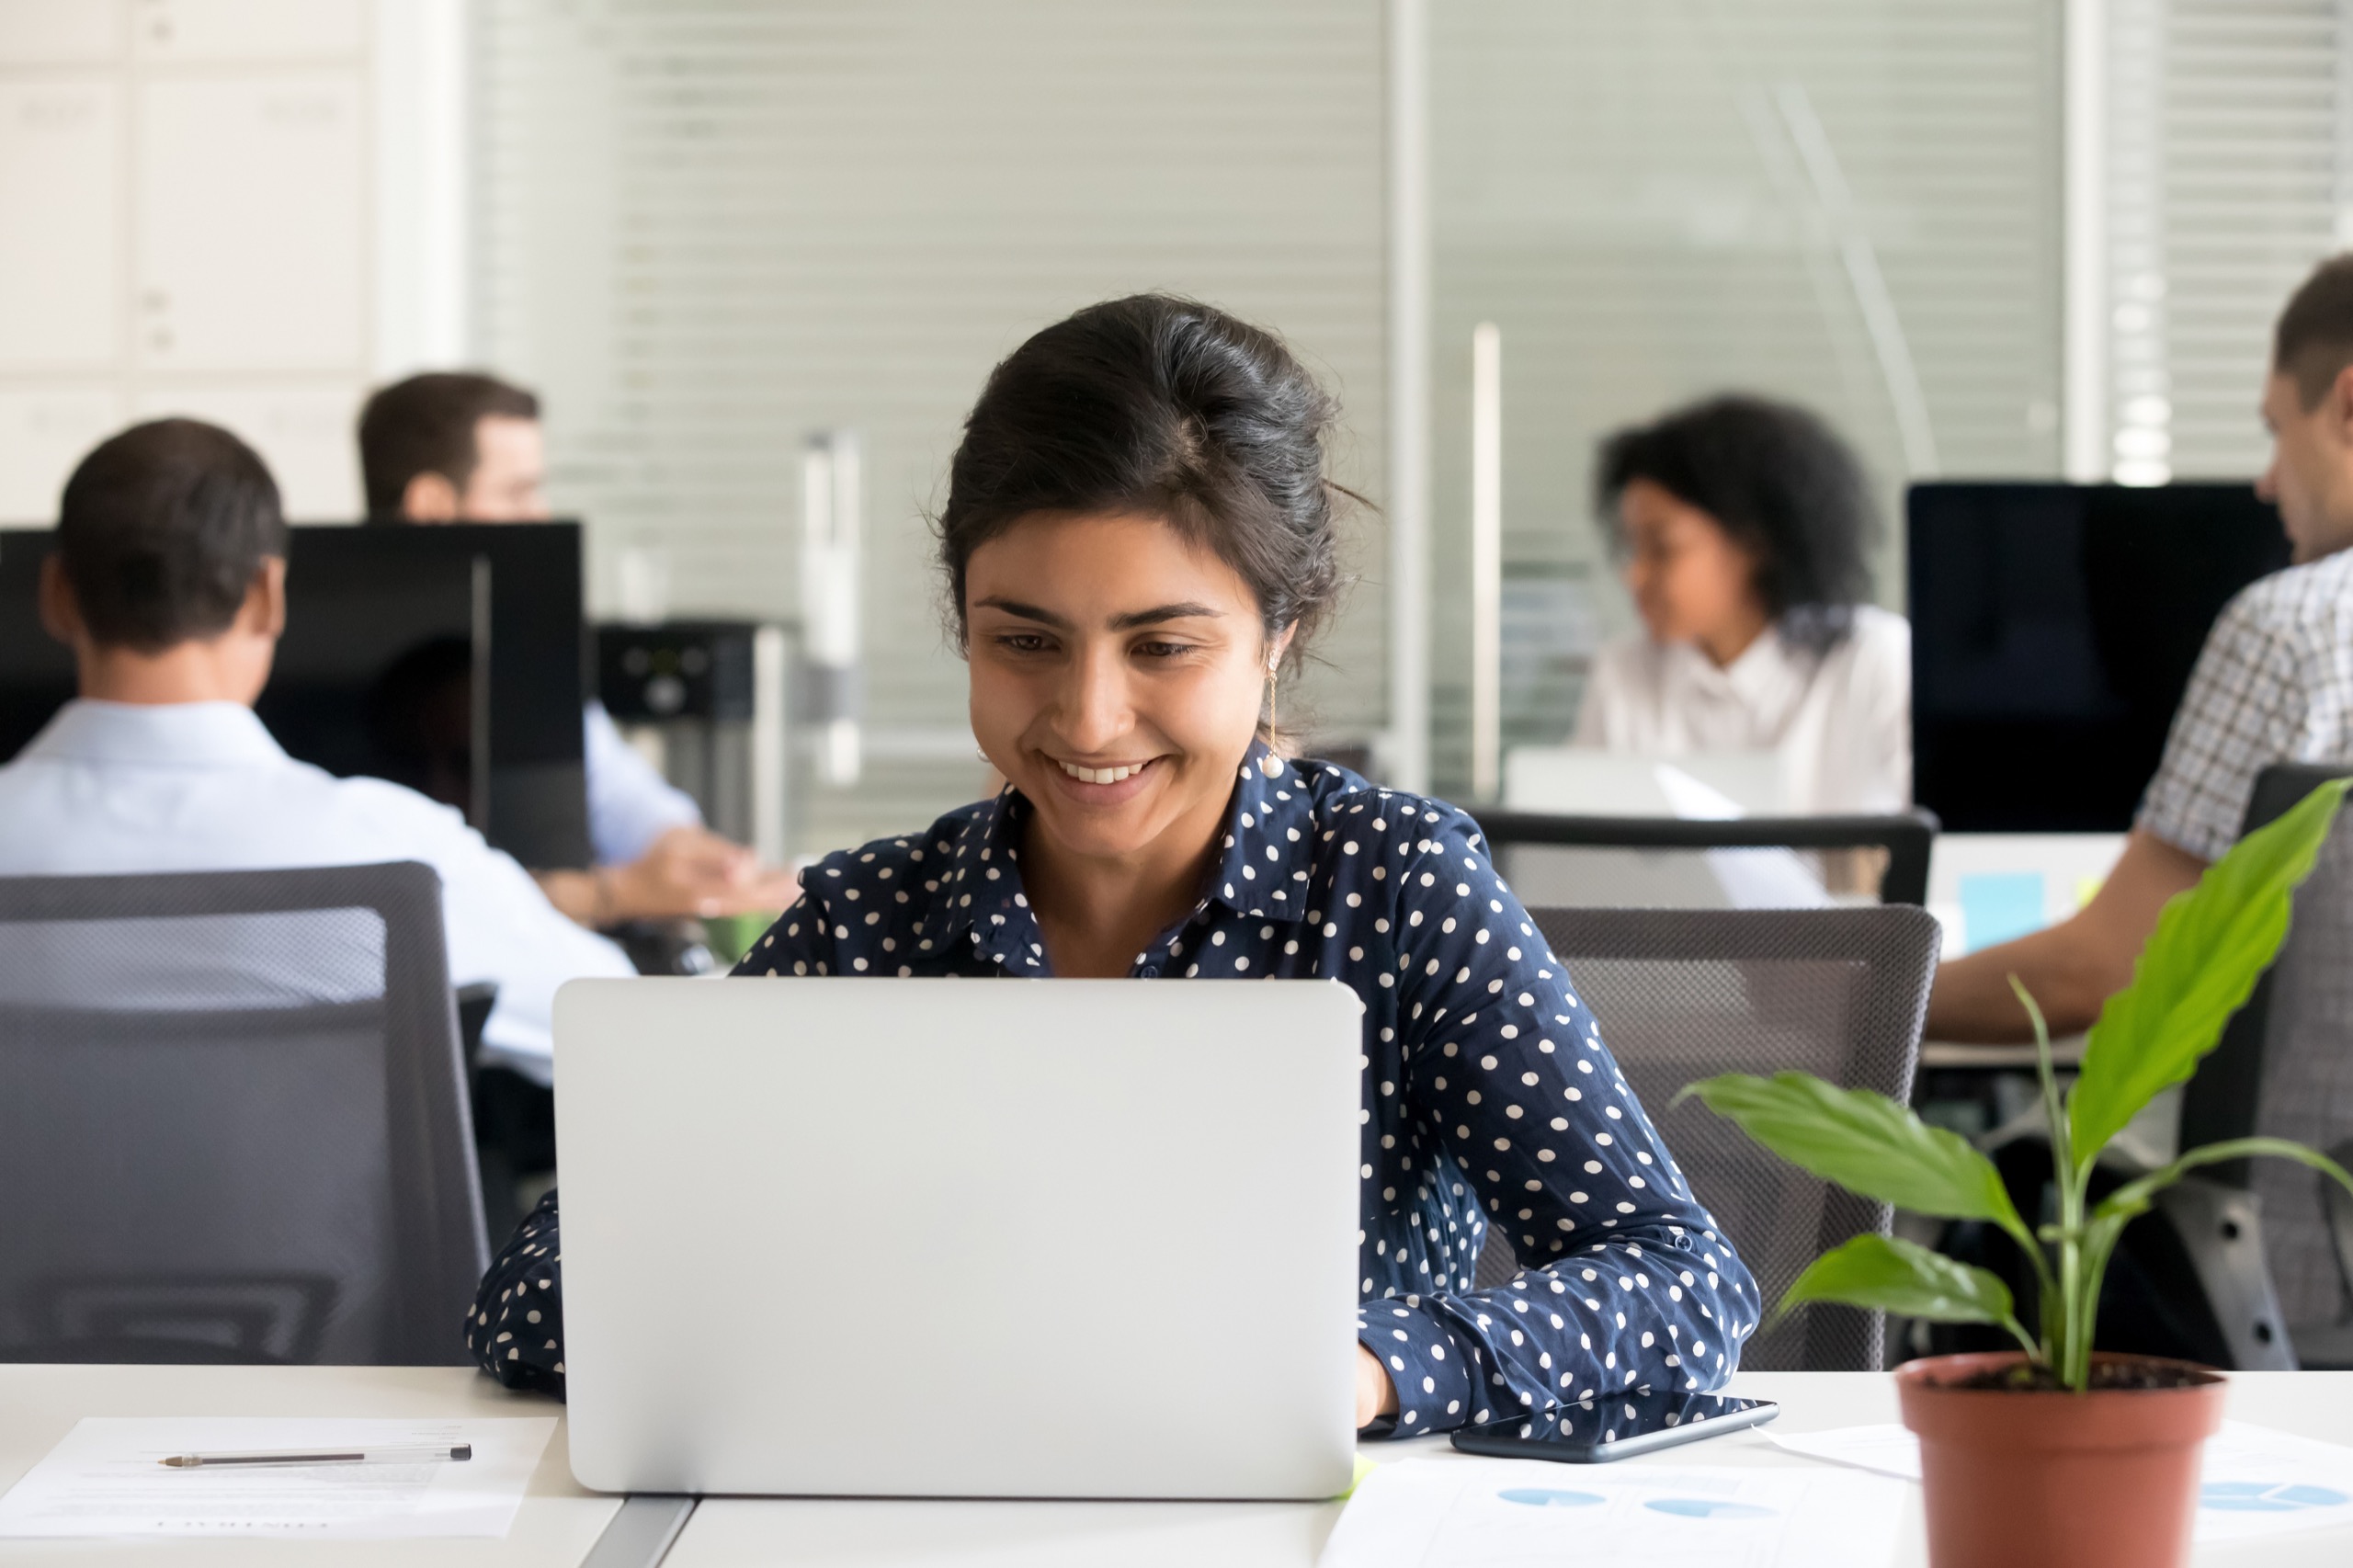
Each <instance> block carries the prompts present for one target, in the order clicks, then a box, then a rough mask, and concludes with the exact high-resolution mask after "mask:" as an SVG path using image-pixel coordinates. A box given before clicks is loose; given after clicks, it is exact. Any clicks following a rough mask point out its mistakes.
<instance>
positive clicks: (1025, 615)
mask: <svg viewBox="0 0 2353 1568" xmlns="http://www.w3.org/2000/svg"><path fill="white" fill-rule="evenodd" d="M972 608H974V609H997V610H1003V611H1004V612H1005V613H1006V614H1007V615H1010V616H1017V617H1019V618H1020V619H1023V620H1034V621H1036V622H1038V623H1039V624H1040V626H1051V627H1053V628H1054V629H1055V630H1057V631H1069V630H1070V621H1069V619H1067V618H1066V617H1063V616H1059V615H1056V614H1055V613H1054V612H1053V611H1051V610H1050V609H1043V608H1040V607H1038V606H1037V605H1032V604H1024V603H1022V602H1021V601H1020V600H1019V599H1008V598H1006V597H1004V596H1002V595H1000V594H991V595H990V596H989V597H987V598H984V599H979V600H975V601H974V602H973V605H972ZM1222 614H1224V611H1222V610H1220V609H1218V608H1215V607H1214V606H1211V605H1205V604H1199V603H1196V602H1194V601H1193V600H1190V599H1186V600H1181V601H1179V602H1178V603H1176V604H1169V605H1154V607H1153V608H1150V609H1131V610H1129V611H1127V612H1126V613H1124V614H1121V615H1115V616H1113V617H1112V618H1111V622H1110V626H1111V630H1112V631H1131V630H1133V629H1134V628H1136V627H1139V626H1157V625H1159V624H1160V623H1161V622H1163V621H1167V620H1214V619H1217V618H1218V617H1220V616H1221V615H1222Z"/></svg>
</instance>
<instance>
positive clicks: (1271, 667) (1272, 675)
mask: <svg viewBox="0 0 2353 1568" xmlns="http://www.w3.org/2000/svg"><path fill="white" fill-rule="evenodd" d="M1281 665H1282V655H1281V654H1279V653H1278V654H1276V655H1275V656H1274V657H1273V658H1271V659H1268V660H1267V747H1268V748H1269V749H1268V750H1267V755H1266V756H1262V757H1260V758H1259V759H1258V771H1259V772H1261V773H1263V774H1265V775H1266V776H1267V778H1280V777H1281V776H1282V771H1283V765H1282V764H1281V763H1279V762H1278V761H1277V760H1275V754H1274V751H1273V750H1272V747H1273V745H1274V741H1275V699H1276V697H1277V696H1278V694H1279V687H1280V681H1281V675H1280V673H1279V672H1280V668H1281Z"/></svg>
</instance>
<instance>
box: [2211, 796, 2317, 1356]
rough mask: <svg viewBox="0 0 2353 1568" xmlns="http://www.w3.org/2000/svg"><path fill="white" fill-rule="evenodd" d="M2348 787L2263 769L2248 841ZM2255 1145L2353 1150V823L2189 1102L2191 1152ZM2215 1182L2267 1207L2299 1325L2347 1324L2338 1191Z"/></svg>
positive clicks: (2246, 1175)
mask: <svg viewBox="0 0 2353 1568" xmlns="http://www.w3.org/2000/svg"><path fill="white" fill-rule="evenodd" d="M2347 774H2353V763H2284V764H2280V765H2278V766H2275V767H2267V768H2265V769H2264V770H2263V772H2262V773H2261V774H2260V775H2259V776H2258V777H2257V778H2256V787H2255V791H2254V794H2253V797H2252V798H2251V799H2250V801H2249V802H2248V805H2247V812H2246V819H2245V824H2243V830H2242V831H2243V832H2244V833H2252V832H2254V831H2255V830H2256V828H2259V827H2262V826H2264V825H2266V824H2268V823H2270V822H2272V821H2274V820H2276V819H2277V818H2278V817H2279V816H2280V815H2281V814H2282V813H2284V812H2286V811H2287V810H2288V809H2289V808H2290V806H2293V805H2294V804H2295V803H2296V802H2297V801H2301V800H2302V799H2303V798H2304V797H2305V796H2306V795H2308V794H2310V793H2311V792H2312V791H2313V790H2315V789H2317V788H2318V787H2319V786H2320V785H2322V784H2324V783H2325V782H2326V781H2328V780H2329V779H2331V778H2344V777H2346V776H2347ZM2256 1132H2261V1133H2264V1134H2267V1135H2268V1136H2270V1137H2274V1138H2292V1139H2294V1140H2296V1141H2297V1142H2302V1143H2308V1144H2310V1145H2312V1146H2313V1148H2316V1149H2328V1148H2332V1147H2334V1146H2336V1145H2337V1144H2339V1143H2342V1142H2345V1140H2347V1138H2353V812H2340V813H2339V814H2338V817H2337V820H2336V825H2335V826H2334V827H2333V828H2331V829H2330V832H2329V835H2328V840H2327V842H2326V843H2325V844H2323V845H2322V846H2321V851H2320V855H2319V857H2318V858H2317V859H2315V860H2314V861H2313V871H2312V875H2311V876H2310V877H2308V878H2306V879H2305V881H2304V883H2303V885H2302V887H2300V888H2298V889H2297V890H2296V899H2295V905H2294V912H2293V914H2292V915H2290V920H2289V925H2288V936H2287V939H2286V940H2285V941H2284V942H2282V943H2281V944H2280V948H2279V957H2278V958H2277V959H2275V960H2272V964H2271V968H2270V970H2269V971H2267V972H2266V973H2265V975H2264V977H2263V979H2262V980H2261V981H2260V982H2258V983H2257V984H2256V989H2255V993H2254V994H2253V995H2251V996H2249V997H2248V998H2247V1003H2246V1006H2244V1007H2242V1008H2240V1009H2239V1011H2238V1013H2237V1014H2236V1015H2235V1016H2234V1017H2233V1018H2232V1020H2231V1023H2230V1025H2229V1027H2228V1028H2226V1029H2225V1030H2224V1031H2223V1035H2222V1043H2221V1044H2220V1045H2218V1046H2217V1047H2216V1048H2215V1050H2214V1051H2213V1053H2212V1054H2211V1055H2210V1056H2208V1057H2207V1058H2206V1060H2205V1061H2204V1062H2200V1064H2199V1068H2198V1074H2197V1076H2195V1077H2194V1078H2192V1079H2191V1080H2190V1082H2189V1083H2188V1085H2187V1086H2186V1087H2185V1088H2184V1089H2183V1091H2182V1101H2181V1146H2182V1147H2183V1148H2185V1149H2190V1148H2196V1147H2197V1146H2198V1145H2200V1144H2201V1143H2211V1142H2215V1141H2217V1140H2220V1139H2225V1138H2244V1137H2246V1136H2248V1135H2249V1134H2252V1133H2256ZM2250 1166H2251V1168H2250ZM2212 1174H2213V1175H2214V1176H2215V1177H2216V1178H2217V1179H2219V1180H2222V1181H2224V1182H2226V1183H2229V1184H2230V1185H2233V1186H2238V1187H2253V1188H2254V1190H2255V1192H2256V1194H2257V1196H2258V1197H2259V1198H2260V1199H2261V1210H2260V1212H2261V1215H2262V1227H2263V1250H2264V1255H2265V1256H2266V1257H2267V1258H2268V1261H2269V1264H2270V1269H2271V1278H2272V1283H2273V1285H2274V1286H2275V1287H2276V1288H2277V1290H2278V1291H2279V1311H2280V1312H2281V1313H2282V1314H2283V1315H2284V1317H2285V1318H2286V1320H2287V1323H2288V1324H2289V1325H2290V1327H2291V1328H2303V1327H2306V1326H2310V1325H2315V1324H2329V1323H2332V1322H2334V1321H2336V1320H2337V1319H2339V1318H2340V1317H2341V1316H2343V1315H2344V1313H2345V1311H2346V1308H2347V1303H2348V1297H2347V1281H2346V1280H2344V1279H2343V1278H2341V1277H2340V1270H2339V1267H2338V1264H2337V1257H2336V1248H2335V1247H2334V1245H2333V1244H2332V1237H2331V1229H2330V1224H2329V1220H2328V1216H2327V1215H2326V1214H2325V1212H2324V1210H2323V1206H2322V1196H2321V1191H2320V1185H2321V1183H2322V1182H2324V1181H2325V1179H2326V1178H2325V1177H2321V1176H2317V1175H2316V1174H2315V1173H2314V1172H2313V1171H2311V1170H2309V1169H2307V1168H2306V1167H2305V1166H2303V1165H2296V1164H2294V1163H2292V1162H2290V1161H2286V1160H2256V1161H2253V1162H2242V1163H2240V1164H2237V1165H2217V1166H2215V1167H2213V1168H2212ZM2300 1337H2301V1336H2300Z"/></svg>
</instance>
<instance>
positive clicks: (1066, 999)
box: [555, 979, 1362, 1498]
mask: <svg viewBox="0 0 2353 1568" xmlns="http://www.w3.org/2000/svg"><path fill="white" fill-rule="evenodd" d="M1360 1017H1361V1008H1360V1004H1359V1003H1358V1000H1357V998H1356V996H1355V994H1353V993H1351V992H1350V991H1348V990H1347V989H1346V988H1345V987H1343V986H1340V985H1338V984H1336V983H1331V982H1327V981H1240V980H1236V981H1188V982H1186V983H1181V984H1165V983H1162V984H1154V983H1144V982H1137V981H1125V980H1108V981H1079V980H1069V981H1032V982H1023V983H1006V982H980V981H970V980H887V979H874V980H865V979H856V980H840V979H810V980H733V981H725V982H716V983H714V982H711V981H706V980H576V981H574V982H572V983H570V984H568V985H566V986H564V987H563V990H562V991H561V992H560V993H558V994H557V997H556V1005H555V1060H556V1071H557V1083H558V1084H559V1085H560V1092H559V1093H558V1095H557V1096H556V1136H557V1141H558V1146H559V1148H560V1150H561V1163H562V1175H563V1293H564V1303H563V1305H564V1327H565V1342H564V1353H565V1362H566V1368H565V1370H566V1377H567V1381H568V1385H569V1396H570V1400H571V1415H570V1418H569V1427H570V1441H571V1450H572V1470H573V1473H574V1475H575V1476H577V1477H578V1478H579V1480H580V1483H581V1484H582V1485H584V1486H588V1487H592V1488H594V1489H596V1490H597V1491H602V1492H684V1493H700V1494H710V1493H752V1494H801V1495H835V1496H961V1497H995V1496H1007V1497H1015V1496H1017V1497H1155V1498H1176V1497H1225V1498H1313V1497H1328V1496H1331V1495H1332V1494H1335V1493H1337V1492H1339V1491H1340V1490H1341V1489H1342V1488H1344V1487H1346V1486H1347V1484H1348V1480H1349V1474H1350V1471H1351V1467H1352V1464H1353V1457H1352V1456H1353V1453H1354V1444H1355V1431H1354V1425H1355V1406H1356V1395H1355V1387H1356V1382H1355V1380H1356V1353H1357V1352H1356V1305H1357V1281H1356V1273H1357V1270H1356V1259H1357V1230H1358V1214H1357V1202H1358V1196H1357V1184H1358V1175H1357V1167H1358V1161H1359V1160H1360V1158H1361V1155H1360V1153H1359V1151H1358V1136H1359V1133H1360V1128H1359V1125H1358V1105H1359V1102H1360V1098H1361V1094H1362V1091H1361V1088H1360V1080H1359V1068H1358V1052H1359V1051H1360V1050H1361V1046H1360V1044H1359V1040H1358V1028H1359V1027H1360V1025H1359V1020H1360Z"/></svg>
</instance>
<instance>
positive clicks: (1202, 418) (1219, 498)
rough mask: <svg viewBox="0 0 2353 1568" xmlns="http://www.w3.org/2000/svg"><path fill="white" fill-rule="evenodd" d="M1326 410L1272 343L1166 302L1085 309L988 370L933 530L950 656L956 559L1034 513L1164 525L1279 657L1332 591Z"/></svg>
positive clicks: (1337, 576)
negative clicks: (1257, 620)
mask: <svg viewBox="0 0 2353 1568" xmlns="http://www.w3.org/2000/svg"><path fill="white" fill-rule="evenodd" d="M1337 412H1338V411H1337V408H1336V404H1335V403H1333V401H1332V399H1331V397H1330V396H1329V395H1328V394H1327V393H1326V392H1324V389H1323V388H1322V387H1320V386H1319V385H1317V384H1316V381H1315V378H1314V377H1313V376H1312V375H1310V374H1309V373H1308V372H1307V370H1306V369H1304V368H1303V367H1302V365H1301V364H1300V363H1299V361H1298V360H1297V359H1295V358H1292V356H1291V354H1290V350H1289V349H1288V348H1286V347H1283V344H1282V340H1281V339H1280V338H1279V337H1277V336H1276V335H1274V334H1272V333H1270V332H1267V331H1265V330H1264V329H1262V328H1259V327H1255V326H1252V325H1250V324H1247V323H1246V322H1242V321H1237V320H1236V319H1235V318H1233V316H1230V315H1228V314H1226V313H1225V312H1223V311H1220V310H1217V309H1215V308H1213V307H1211V306H1209V305H1204V304H1201V303H1199V302H1198V301H1192V300H1185V299H1178V298H1176V297H1175V296H1172V295H1167V294H1132V295H1130V296H1129V297H1127V298H1126V299H1121V300H1108V301H1104V302H1103V303H1101V304H1099V305H1090V306H1088V307H1087V308H1086V309H1085V310H1083V311H1080V312H1078V313H1077V314H1075V315H1074V316H1071V317H1069V318H1068V319H1066V320H1063V321H1060V322H1057V323H1055V324H1053V325H1051V326H1050V327H1047V328H1045V329H1044V330H1043V331H1041V332H1040V333H1038V334H1036V335H1034V336H1032V337H1031V338H1030V339H1029V341H1028V342H1026V343H1024V344H1022V345H1021V347H1018V348H1017V349H1015V350H1014V351H1013V353H1012V354H1011V355H1009V356H1007V357H1006V359H1005V361H1004V363H1002V364H1000V365H998V366H997V368H996V369H995V370H993V371H991V372H990V374H989V379H988V384H987V385H986V386H984V387H983V389H982V390H981V396H980V401H979V402H978V403H974V404H973V405H972V415H971V416H970V417H968V418H967V419H966V420H965V421H964V438H963V440H962V441H961V443H960V444H959V445H958V446H957V449H956V457H955V460H954V461H953V462H952V463H951V464H950V466H949V480H948V504H947V506H945V507H944V508H943V509H942V510H941V512H940V514H939V517H938V522H937V524H936V530H937V532H938V541H939V562H940V567H941V570H942V572H943V573H944V574H945V575H946V577H947V588H948V594H949V613H950V615H951V616H952V617H953V619H954V625H955V629H956V641H957V645H958V646H959V647H961V646H963V645H964V641H965V619H964V580H965V569H966V567H967V566H968V565H969V564H970V562H971V561H972V551H975V550H977V549H979V548H980V547H981V546H982V545H983V544H985V543H987V542H988V541H989V540H992V539H994V538H995V537H996V536H997V535H999V534H1001V533H1003V532H1004V531H1005V530H1006V528H1011V527H1012V526H1013V525H1014V524H1015V523H1017V522H1018V521H1020V520H1021V519H1022V518H1023V517H1031V516H1034V515H1036V514H1040V513H1049V514H1051V513H1063V514H1069V513H1122V512H1124V513H1135V514H1139V515H1142V516H1147V517H1159V518H1162V519H1165V521H1166V522H1167V523H1168V524H1169V525H1170V526H1172V527H1174V528H1176V529H1177V531H1178V532H1179V533H1181V534H1183V535H1184V536H1185V537H1187V538H1188V539H1190V540H1196V541H1198V542H1199V543H1201V544H1203V545H1206V546H1207V547H1208V548H1209V549H1210V550H1211V551H1214V552H1215V553H1216V555H1217V556H1218V558H1219V559H1220V560H1222V561H1223V562H1225V563H1226V564H1227V565H1229V566H1231V567H1233V570H1234V572H1235V573H1236V574H1238V575H1239V576H1240V577H1241V578H1242V580H1243V581H1244V582H1245V583H1246V584H1247V585H1249V587H1250V590H1251V592H1252V593H1253V594H1255V595H1256V597H1257V601H1258V608H1259V613H1260V615H1261V617H1262V619H1264V622H1265V625H1266V630H1267V633H1268V635H1270V636H1271V635H1273V634H1275V633H1278V632H1279V631H1282V630H1283V629H1284V628H1285V627H1290V628H1292V629H1293V636H1292V638H1291V642H1290V649H1289V650H1288V651H1287V653H1286V655H1285V657H1286V660H1287V662H1288V661H1295V660H1296V659H1297V658H1298V657H1299V655H1300V653H1301V652H1302V650H1303V649H1304V648H1305V646H1306V645H1307V642H1309V640H1310V638H1311V637H1312V636H1313V633H1314V632H1315V631H1316V630H1317V629H1318V627H1319V626H1320V625H1321V624H1322V622H1323V621H1324V618H1325V617H1326V616H1327V615H1329V614H1330V612H1331V610H1332V608H1333V607H1334V605H1335V604H1336V601H1337V599H1338V597H1339V594H1340V589H1341V572H1340V566H1339V548H1338V540H1337V537H1336V519H1335V516H1334V513H1335V498H1336V497H1337V496H1343V495H1345V494H1347V493H1346V492H1344V491H1342V490H1340V489H1339V487H1338V486H1336V485H1335V484H1333V483H1331V482H1330V481H1329V480H1328V479H1327V478H1326V477H1325V475H1324V462H1325V443H1326V440H1327V438H1328V437H1329V435H1330V432H1331V430H1332V426H1333V424H1334V421H1335V419H1336V415H1337Z"/></svg>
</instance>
